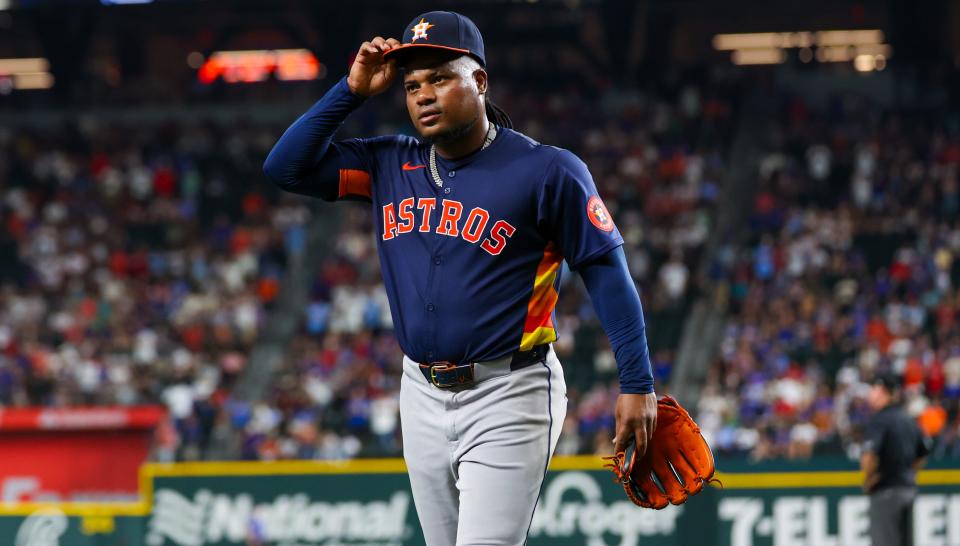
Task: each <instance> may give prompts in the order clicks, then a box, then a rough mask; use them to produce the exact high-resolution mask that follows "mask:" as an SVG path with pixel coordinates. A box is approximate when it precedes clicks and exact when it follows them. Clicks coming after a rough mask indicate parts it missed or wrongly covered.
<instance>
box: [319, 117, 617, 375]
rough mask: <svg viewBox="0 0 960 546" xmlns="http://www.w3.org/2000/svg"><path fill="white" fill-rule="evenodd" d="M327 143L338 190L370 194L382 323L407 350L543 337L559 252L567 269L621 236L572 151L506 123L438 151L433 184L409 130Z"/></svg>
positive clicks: (471, 357) (508, 348)
mask: <svg viewBox="0 0 960 546" xmlns="http://www.w3.org/2000/svg"><path fill="white" fill-rule="evenodd" d="M337 148H338V152H339V154H340V160H341V161H340V165H343V166H349V168H342V169H341V170H340V185H339V194H338V196H339V198H341V199H355V200H357V199H358V200H363V201H368V202H370V203H371V204H372V205H373V212H374V221H375V225H376V231H377V233H376V235H377V237H376V239H377V245H378V252H379V255H380V263H381V267H382V268H383V278H384V280H385V286H386V290H387V295H388V297H389V299H390V308H391V312H392V314H393V320H394V327H395V329H396V332H397V338H398V340H399V343H400V346H401V348H402V349H403V351H404V353H406V354H407V355H408V356H410V357H411V358H412V359H414V360H418V361H422V362H430V361H436V360H449V361H452V362H466V361H487V360H492V359H495V358H498V357H501V356H503V355H505V354H509V353H511V352H513V351H516V350H518V349H519V350H529V349H530V348H532V347H534V346H536V345H539V344H543V343H549V342H552V341H555V340H556V339H557V331H556V327H555V317H554V308H555V306H556V303H557V288H558V286H559V282H560V263H561V261H563V259H564V258H566V260H567V262H568V263H569V264H570V266H571V267H572V268H574V269H575V268H576V267H577V266H578V265H580V264H582V263H585V262H586V261H588V260H590V259H591V258H594V257H596V256H600V255H602V254H604V253H606V252H608V251H609V250H611V249H612V248H615V247H616V246H618V245H620V244H622V243H623V239H622V238H621V236H620V233H619V231H618V230H617V229H616V226H615V225H614V223H613V219H612V218H611V216H610V213H609V212H608V211H607V209H606V207H605V206H604V204H603V201H602V200H601V199H600V197H599V196H598V195H597V190H596V187H595V186H594V183H593V179H592V178H591V176H590V174H589V172H588V171H587V168H586V166H585V165H584V164H583V162H582V161H580V160H579V159H578V158H577V157H576V156H575V155H573V154H572V153H570V152H568V151H566V150H562V149H559V148H555V147H552V146H546V145H542V144H540V143H538V142H536V141H534V140H532V139H530V138H528V137H526V136H524V135H522V134H520V133H517V132H515V131H512V130H509V129H504V128H500V129H499V130H498V134H497V138H496V139H495V140H494V141H493V143H491V145H490V146H489V147H488V148H487V149H486V150H483V151H481V152H477V153H474V154H471V155H470V156H468V157H465V158H460V159H458V160H454V161H446V160H444V159H442V158H438V170H439V171H440V173H439V174H440V176H441V177H442V179H443V186H442V187H438V186H437V185H436V184H435V183H434V182H433V181H432V179H431V177H430V172H429V171H430V170H429V168H427V167H426V165H427V164H428V163H427V162H428V152H429V146H428V145H426V144H423V143H420V142H419V141H417V140H415V139H413V138H410V137H406V136H387V137H377V138H370V139H353V140H347V141H341V142H339V143H337ZM399 309H402V310H403V312H402V313H400V312H398V310H399ZM417 310H419V311H417Z"/></svg>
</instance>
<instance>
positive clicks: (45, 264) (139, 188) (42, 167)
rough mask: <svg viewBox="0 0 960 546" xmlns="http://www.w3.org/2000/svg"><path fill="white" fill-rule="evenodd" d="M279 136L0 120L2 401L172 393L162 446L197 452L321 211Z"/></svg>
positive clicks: (239, 130)
mask: <svg viewBox="0 0 960 546" xmlns="http://www.w3.org/2000/svg"><path fill="white" fill-rule="evenodd" d="M271 138H272V135H270V134H269V133H266V132H264V131H263V130H255V129H250V128H245V127H239V126H238V127H230V128H229V132H227V128H225V127H219V126H216V125H207V124H196V125H193V124H190V125H183V126H176V125H162V126H151V127H147V128H135V127H132V126H121V125H109V126H98V125H94V124H89V123H85V124H80V125H78V126H76V127H68V128H63V127H57V128H54V129H51V130H17V131H13V130H9V129H7V130H3V131H0V195H2V203H0V225H2V228H0V407H3V406H61V407H62V406H89V405H133V404H151V403H161V404H164V405H166V407H167V408H168V410H169V414H170V417H171V418H170V421H169V422H168V423H166V424H165V425H164V427H162V428H161V430H160V431H159V433H158V448H157V453H158V457H159V458H161V459H171V458H174V457H176V456H180V457H186V458H196V457H199V456H200V454H201V452H202V451H203V449H205V446H206V442H207V441H208V439H209V434H210V431H211V430H212V428H213V425H214V423H215V421H216V419H217V418H218V416H219V415H220V414H221V413H222V411H221V408H222V407H223V405H224V401H225V400H227V399H228V398H229V393H230V387H231V385H232V382H233V381H234V380H235V378H236V377H237V376H238V375H239V374H240V373H242V372H243V370H244V367H245V366H246V364H247V360H248V355H249V351H250V349H251V347H252V346H253V345H254V343H255V341H256V339H257V333H258V331H259V328H260V325H261V323H262V321H263V319H264V316H265V314H266V313H267V312H268V310H269V308H270V305H271V302H272V301H273V300H274V298H276V296H277V293H278V290H279V287H280V281H281V279H282V277H283V274H284V269H285V266H286V262H287V258H288V254H289V253H290V252H301V251H302V244H303V243H302V239H303V237H302V233H303V228H304V226H305V224H306V223H307V221H308V220H309V211H308V209H307V208H306V207H305V206H304V204H303V203H302V202H299V201H298V200H296V199H291V198H287V197H284V196H279V194H278V193H277V192H273V191H270V190H271V189H270V188H269V187H267V186H265V185H264V184H261V183H260V181H259V177H258V175H259V172H260V165H259V161H258V159H259V158H260V157H262V156H263V154H264V153H265V152H266V150H268V149H269V146H270V145H271V144H272V140H271ZM178 454H179V455H178Z"/></svg>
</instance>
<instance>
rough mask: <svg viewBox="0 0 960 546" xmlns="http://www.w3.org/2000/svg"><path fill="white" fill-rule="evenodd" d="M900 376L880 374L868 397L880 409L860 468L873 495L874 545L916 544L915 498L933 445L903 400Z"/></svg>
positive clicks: (868, 431)
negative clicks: (914, 526)
mask: <svg viewBox="0 0 960 546" xmlns="http://www.w3.org/2000/svg"><path fill="white" fill-rule="evenodd" d="M900 395H901V393H900V381H899V379H898V378H897V377H896V376H894V375H892V374H879V375H877V378H876V380H875V381H874V383H873V386H872V387H871V389H870V394H869V397H868V401H869V403H870V407H871V408H872V409H873V411H874V412H875V413H874V415H873V418H872V419H871V420H870V423H869V424H868V425H867V429H866V438H865V440H866V441H865V442H864V452H863V455H862V456H861V457H860V468H861V469H862V470H863V473H864V483H863V490H864V491H865V492H866V493H867V494H869V495H870V539H871V541H872V543H873V546H908V545H911V544H913V501H914V499H915V498H916V496H917V478H916V476H917V470H919V469H920V467H921V466H923V463H924V461H925V460H926V457H927V453H928V450H929V448H928V447H927V442H926V438H924V435H923V433H922V432H921V431H920V427H919V426H918V425H917V422H916V421H915V420H914V419H912V418H911V417H910V416H909V415H907V414H906V412H905V411H904V410H903V408H902V407H901V405H900Z"/></svg>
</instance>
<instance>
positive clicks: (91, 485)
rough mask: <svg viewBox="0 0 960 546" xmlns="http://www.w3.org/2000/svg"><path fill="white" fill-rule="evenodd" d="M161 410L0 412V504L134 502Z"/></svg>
mask: <svg viewBox="0 0 960 546" xmlns="http://www.w3.org/2000/svg"><path fill="white" fill-rule="evenodd" d="M163 416H164V410H163V408H161V407H154V406H142V407H133V408H90V409H83V408H79V409H48V408H40V409H37V408H17V409H7V410H0V502H4V503H18V502H55V501H71V502H76V501H97V502H105V501H137V500H138V499H139V483H138V481H137V477H138V471H139V468H140V467H141V465H143V463H144V462H145V461H146V460H147V456H148V454H149V450H150V443H151V439H152V430H153V427H154V426H156V424H157V423H158V422H159V421H160V419H162V418H163Z"/></svg>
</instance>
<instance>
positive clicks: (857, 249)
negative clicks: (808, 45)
mask: <svg viewBox="0 0 960 546" xmlns="http://www.w3.org/2000/svg"><path fill="white" fill-rule="evenodd" d="M782 111H784V112H786V114H785V115H784V116H783V118H782V119H781V120H779V122H778V123H777V124H776V127H775V130H774V134H773V135H771V137H770V139H769V140H770V142H772V143H773V150H772V151H771V153H769V154H768V155H766V157H764V158H763V159H762V161H761V162H760V168H759V171H760V172H759V173H758V176H759V180H760V189H759V191H758V192H757V193H756V195H755V199H754V204H753V210H752V213H751V215H750V218H749V236H748V242H747V243H746V244H744V245H743V246H741V247H740V248H738V249H737V250H736V251H735V252H733V253H731V254H730V256H731V259H730V260H728V261H727V263H726V264H725V266H726V274H727V277H726V281H725V282H724V286H723V288H724V291H725V294H726V297H727V299H728V302H729V306H728V314H729V316H728V319H729V320H728V323H727V326H726V331H725V333H724V336H723V341H722V344H721V349H720V351H719V354H718V356H717V357H716V360H715V362H714V364H713V366H712V368H711V369H710V371H709V375H708V377H707V381H706V385H705V388H704V392H703V396H702V397H701V399H700V402H699V408H698V409H699V411H698V420H699V422H700V425H701V427H702V429H703V431H704V433H705V435H706V436H707V437H708V440H709V441H710V443H711V444H712V445H713V447H714V448H715V449H716V450H718V451H719V452H726V453H731V452H732V453H745V454H748V455H749V457H750V458H752V459H754V460H763V459H771V458H782V457H786V458H791V459H803V458H808V457H810V456H811V454H812V453H814V452H816V453H821V454H822V453H845V454H846V455H847V456H849V457H851V458H856V457H857V456H858V455H859V446H860V443H859V442H860V440H861V439H862V431H863V426H864V424H865V422H866V419H867V418H868V416H869V409H868V405H867V403H866V395H867V391H868V390H869V384H870V382H871V381H872V378H873V377H874V375H875V374H876V373H877V372H878V371H880V370H883V371H893V372H894V373H896V374H897V375H899V376H900V377H901V378H902V383H903V389H904V403H905V407H906V408H907V410H908V412H909V413H911V414H912V415H914V416H916V417H917V418H918V419H919V421H920V424H921V427H922V428H923V430H924V432H925V433H926V434H927V435H928V436H929V437H931V438H932V439H933V453H932V456H933V457H944V456H948V457H958V456H960V411H958V410H960V297H958V290H957V282H958V279H960V259H958V254H960V220H958V218H960V216H958V212H960V192H958V167H960V134H958V132H957V130H956V127H957V125H956V124H957V121H958V120H957V119H956V118H951V117H949V116H946V117H939V116H936V115H932V114H926V113H919V112H911V111H899V110H892V111H890V110H884V109H883V108H880V107H878V106H876V105H874V104H871V103H870V102H869V101H865V100H862V99H852V98H850V97H845V98H843V99H837V100H835V101H833V102H831V103H830V104H829V105H828V106H827V107H823V108H815V107H813V106H810V105H808V104H806V103H805V102H803V101H801V100H799V99H796V98H786V99H785V105H784V108H782Z"/></svg>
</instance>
